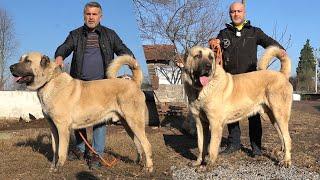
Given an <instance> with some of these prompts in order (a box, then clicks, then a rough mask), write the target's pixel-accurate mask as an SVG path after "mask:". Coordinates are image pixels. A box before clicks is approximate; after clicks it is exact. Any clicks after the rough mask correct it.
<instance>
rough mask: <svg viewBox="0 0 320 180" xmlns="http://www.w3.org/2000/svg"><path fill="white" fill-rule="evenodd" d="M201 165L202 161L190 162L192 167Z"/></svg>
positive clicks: (189, 164)
mask: <svg viewBox="0 0 320 180" xmlns="http://www.w3.org/2000/svg"><path fill="white" fill-rule="evenodd" d="M200 165H201V162H200V161H192V162H189V163H188V166H190V167H197V166H200Z"/></svg>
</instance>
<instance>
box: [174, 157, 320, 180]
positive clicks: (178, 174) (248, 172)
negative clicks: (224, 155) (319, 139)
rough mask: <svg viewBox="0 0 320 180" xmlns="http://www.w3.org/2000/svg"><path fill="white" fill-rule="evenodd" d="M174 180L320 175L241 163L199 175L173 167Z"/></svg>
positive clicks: (311, 176)
mask: <svg viewBox="0 0 320 180" xmlns="http://www.w3.org/2000/svg"><path fill="white" fill-rule="evenodd" d="M171 171H172V177H173V179H174V180H195V179H199V180H200V179H201V180H204V179H254V180H256V179H317V180H318V179H320V174H318V173H316V172H309V171H307V170H304V169H300V168H298V167H295V166H294V165H293V166H291V167H290V168H284V167H279V166H278V165H274V163H273V162H272V161H268V162H258V163H249V162H246V161H239V164H238V163H237V165H236V167H235V166H234V165H232V166H231V165H230V164H226V163H225V164H221V165H219V166H217V167H216V168H215V169H214V170H212V171H211V172H202V173H197V172H196V170H195V168H191V167H187V166H186V167H183V168H181V169H178V168H176V167H175V166H172V167H171Z"/></svg>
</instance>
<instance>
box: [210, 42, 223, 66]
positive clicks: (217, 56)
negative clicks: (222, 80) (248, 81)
mask: <svg viewBox="0 0 320 180" xmlns="http://www.w3.org/2000/svg"><path fill="white" fill-rule="evenodd" d="M209 46H210V48H211V49H212V51H213V52H214V55H215V60H216V64H219V65H221V66H222V65H223V61H222V50H221V47H220V44H217V43H215V42H214V39H210V40H209Z"/></svg>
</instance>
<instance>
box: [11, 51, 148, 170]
mask: <svg viewBox="0 0 320 180" xmlns="http://www.w3.org/2000/svg"><path fill="white" fill-rule="evenodd" d="M125 64H126V65H128V66H129V67H130V69H131V70H132V73H133V80H127V79H118V78H116V75H117V72H118V70H119V69H120V67H121V66H122V65H125ZM10 70H11V73H12V74H13V76H15V77H17V82H18V83H25V84H26V85H27V87H28V88H29V89H31V90H37V92H38V97H39V99H40V102H41V105H42V109H43V112H44V114H45V116H47V117H48V118H47V119H48V120H49V122H50V126H51V136H52V149H53V154H54V156H53V160H52V165H51V169H50V171H57V170H58V169H59V167H61V166H62V165H63V164H64V163H65V160H66V156H67V150H68V146H69V138H70V131H71V130H72V129H79V128H85V127H88V126H93V125H95V124H98V123H101V122H103V121H106V120H108V119H110V117H115V116H116V117H118V118H120V119H121V120H122V124H123V125H124V127H125V129H126V131H127V133H128V134H129V136H130V137H131V138H132V139H133V141H134V143H135V145H136V148H137V150H138V153H137V161H140V160H141V156H142V153H143V152H142V150H143V151H144V153H145V156H146V170H147V171H148V172H152V170H153V163H152V159H151V155H152V152H151V145H150V143H149V141H148V140H147V137H146V134H145V119H146V117H145V115H146V112H145V110H146V109H147V108H146V104H145V96H144V94H143V92H142V91H141V89H140V86H141V83H142V78H143V76H142V71H141V69H140V67H139V65H138V64H137V62H136V60H134V59H133V58H132V57H131V56H128V55H124V56H119V57H118V58H116V59H115V60H114V61H113V63H111V65H110V66H109V68H108V78H109V79H104V80H96V81H81V80H77V79H73V78H72V77H71V76H70V75H69V74H67V73H63V72H62V71H61V68H60V67H59V66H57V65H56V64H55V63H54V62H51V61H50V60H49V58H48V57H47V56H44V55H42V54H40V53H37V52H31V53H28V54H26V55H23V56H22V57H21V59H20V61H19V63H16V64H14V65H12V66H10Z"/></svg>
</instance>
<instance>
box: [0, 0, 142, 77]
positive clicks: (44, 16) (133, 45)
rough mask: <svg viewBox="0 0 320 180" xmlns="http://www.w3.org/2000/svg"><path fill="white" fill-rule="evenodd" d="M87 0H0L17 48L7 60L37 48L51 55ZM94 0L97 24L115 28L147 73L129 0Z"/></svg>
mask: <svg viewBox="0 0 320 180" xmlns="http://www.w3.org/2000/svg"><path fill="white" fill-rule="evenodd" d="M87 2H89V1H79V0H28V1H21V0H0V8H2V9H4V10H6V12H7V13H8V14H9V15H10V16H11V17H12V20H13V22H14V27H15V32H16V38H17V41H18V43H19V48H18V51H17V52H16V53H15V55H14V56H13V57H12V58H11V59H10V60H9V62H8V64H12V63H14V62H17V61H18V60H19V57H20V56H21V55H22V54H24V53H26V52H29V51H39V52H41V53H43V54H46V55H47V56H49V57H50V58H51V59H53V58H54V53H55V51H56V49H57V47H58V46H59V45H60V44H62V43H63V42H64V40H65V39H66V37H67V36H68V34H69V32H70V31H72V30H74V29H76V28H78V27H80V26H82V25H83V22H84V21H83V8H84V5H85V4H86V3H87ZM97 2H99V3H100V4H101V6H102V10H103V17H102V21H101V24H102V25H104V26H106V27H109V28H111V29H113V30H115V31H116V33H117V34H118V35H119V36H120V38H121V39H122V41H123V42H124V43H125V44H126V45H127V47H128V48H129V49H130V50H131V51H132V52H133V54H134V55H135V57H136V59H138V61H139V62H140V65H141V66H142V69H143V71H144V73H147V67H146V63H145V57H144V53H143V49H142V44H141V41H140V38H139V33H138V27H137V23H136V19H135V15H134V11H133V4H132V1H131V0H119V1H114V0H113V1H110V0H108V1H106V0H105V1H103V0H100V1H97ZM71 58H72V55H70V56H69V57H68V58H67V59H66V60H67V61H66V62H70V61H71ZM122 71H125V72H123V73H129V72H126V70H122ZM127 71H129V70H128V69H127ZM120 73H121V72H120Z"/></svg>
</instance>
